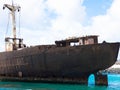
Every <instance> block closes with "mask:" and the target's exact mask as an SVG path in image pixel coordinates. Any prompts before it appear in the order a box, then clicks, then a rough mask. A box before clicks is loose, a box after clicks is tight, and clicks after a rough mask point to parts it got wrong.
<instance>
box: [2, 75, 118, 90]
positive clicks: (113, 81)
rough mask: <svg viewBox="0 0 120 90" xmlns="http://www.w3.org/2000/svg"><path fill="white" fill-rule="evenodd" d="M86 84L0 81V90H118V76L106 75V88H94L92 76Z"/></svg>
mask: <svg viewBox="0 0 120 90" xmlns="http://www.w3.org/2000/svg"><path fill="white" fill-rule="evenodd" d="M88 82H89V84H88V85H80V84H58V83H56V84H53V83H32V82H2V81H0V90H120V74H108V86H95V84H94V83H95V82H94V76H93V75H91V76H90V78H89V81H88Z"/></svg>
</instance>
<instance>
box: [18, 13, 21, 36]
mask: <svg viewBox="0 0 120 90" xmlns="http://www.w3.org/2000/svg"><path fill="white" fill-rule="evenodd" d="M20 17H21V13H20V12H19V32H18V37H21V33H20Z"/></svg>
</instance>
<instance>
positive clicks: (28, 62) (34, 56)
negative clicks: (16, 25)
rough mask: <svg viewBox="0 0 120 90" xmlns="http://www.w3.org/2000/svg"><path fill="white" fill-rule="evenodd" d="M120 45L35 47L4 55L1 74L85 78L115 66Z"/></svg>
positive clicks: (0, 55)
mask: <svg viewBox="0 0 120 90" xmlns="http://www.w3.org/2000/svg"><path fill="white" fill-rule="evenodd" d="M118 51H119V43H103V44H94V45H81V46H68V47H56V46H54V45H48V46H35V47H30V48H25V49H23V50H18V51H11V52H2V53H0V75H1V76H13V77H20V76H21V77H72V78H76V77H81V76H83V75H89V74H91V73H96V72H98V71H99V70H104V69H106V68H108V67H110V66H112V65H113V64H114V63H115V62H116V60H117V55H118Z"/></svg>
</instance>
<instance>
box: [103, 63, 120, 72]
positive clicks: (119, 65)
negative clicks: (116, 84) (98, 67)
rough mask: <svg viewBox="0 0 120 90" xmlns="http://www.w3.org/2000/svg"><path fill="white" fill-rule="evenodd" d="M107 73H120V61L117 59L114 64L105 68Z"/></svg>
mask: <svg viewBox="0 0 120 90" xmlns="http://www.w3.org/2000/svg"><path fill="white" fill-rule="evenodd" d="M105 72H106V73H113V74H120V61H117V62H116V63H115V64H114V65H113V66H111V67H110V68H108V69H106V70H105Z"/></svg>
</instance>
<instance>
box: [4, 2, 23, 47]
mask: <svg viewBox="0 0 120 90" xmlns="http://www.w3.org/2000/svg"><path fill="white" fill-rule="evenodd" d="M5 8H8V10H9V11H10V13H11V16H12V32H13V45H14V48H16V21H15V12H16V11H18V12H19V11H20V8H21V7H20V6H15V5H14V4H13V2H12V5H8V4H4V6H3V9H5Z"/></svg>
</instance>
